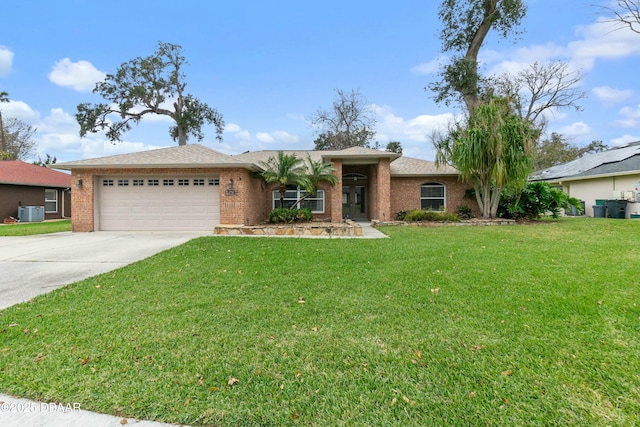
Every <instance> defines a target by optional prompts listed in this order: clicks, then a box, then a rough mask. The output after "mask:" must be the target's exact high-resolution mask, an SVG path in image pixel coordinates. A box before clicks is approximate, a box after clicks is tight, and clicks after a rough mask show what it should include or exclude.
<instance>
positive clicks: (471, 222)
mask: <svg viewBox="0 0 640 427" xmlns="http://www.w3.org/2000/svg"><path fill="white" fill-rule="evenodd" d="M515 223H516V221H515V220H513V219H475V218H474V219H468V220H462V221H460V222H452V221H385V222H382V221H372V222H371V225H373V226H374V227H378V226H380V225H399V226H411V227H452V226H453V227H456V226H457V227H464V226H491V225H514V224H515Z"/></svg>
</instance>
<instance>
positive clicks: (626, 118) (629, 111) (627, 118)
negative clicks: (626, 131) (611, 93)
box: [614, 104, 640, 128]
mask: <svg viewBox="0 0 640 427" xmlns="http://www.w3.org/2000/svg"><path fill="white" fill-rule="evenodd" d="M620 115H621V116H622V118H621V119H619V120H616V121H615V123H614V124H615V125H617V126H620V127H625V128H636V127H640V104H638V105H637V106H636V107H624V108H622V109H620Z"/></svg>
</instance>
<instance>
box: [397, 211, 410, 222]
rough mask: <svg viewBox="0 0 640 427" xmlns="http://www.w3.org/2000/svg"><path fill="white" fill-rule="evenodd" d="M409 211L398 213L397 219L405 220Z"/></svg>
mask: <svg viewBox="0 0 640 427" xmlns="http://www.w3.org/2000/svg"><path fill="white" fill-rule="evenodd" d="M408 213H409V211H400V212H398V213H397V214H396V221H404V220H405V219H406V218H407V214H408Z"/></svg>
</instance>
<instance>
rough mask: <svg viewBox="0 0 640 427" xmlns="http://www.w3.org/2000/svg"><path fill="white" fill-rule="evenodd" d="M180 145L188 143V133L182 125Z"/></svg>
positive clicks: (179, 130) (179, 129)
mask: <svg viewBox="0 0 640 427" xmlns="http://www.w3.org/2000/svg"><path fill="white" fill-rule="evenodd" d="M178 145H187V133H186V132H185V131H184V127H182V126H180V125H178Z"/></svg>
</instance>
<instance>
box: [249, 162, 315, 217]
mask: <svg viewBox="0 0 640 427" xmlns="http://www.w3.org/2000/svg"><path fill="white" fill-rule="evenodd" d="M259 164H260V166H262V168H263V169H264V171H263V172H261V173H260V176H262V178H263V179H264V180H265V181H266V182H267V183H269V184H270V183H273V182H276V183H278V191H279V192H280V207H284V193H285V191H287V185H295V186H299V187H302V188H304V189H307V188H309V187H310V181H309V179H308V177H307V169H306V168H305V166H304V161H303V160H302V159H300V158H298V157H296V155H295V154H285V153H284V152H283V151H278V155H277V157H269V159H268V160H267V161H266V162H260V163H259Z"/></svg>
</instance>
